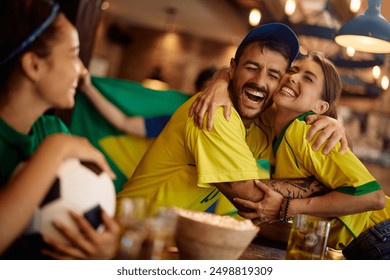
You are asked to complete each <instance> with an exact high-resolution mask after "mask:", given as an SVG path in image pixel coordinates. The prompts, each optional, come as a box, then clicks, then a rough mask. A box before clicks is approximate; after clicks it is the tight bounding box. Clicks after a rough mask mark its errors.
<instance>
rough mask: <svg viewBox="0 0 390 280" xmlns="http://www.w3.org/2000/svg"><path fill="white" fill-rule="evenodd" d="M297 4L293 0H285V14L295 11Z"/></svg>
mask: <svg viewBox="0 0 390 280" xmlns="http://www.w3.org/2000/svg"><path fill="white" fill-rule="evenodd" d="M296 6H297V4H296V3H295V0H287V1H286V5H285V6H284V12H285V13H286V15H288V16H291V15H292V14H293V13H294V12H295V8H296Z"/></svg>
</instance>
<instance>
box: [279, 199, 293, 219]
mask: <svg viewBox="0 0 390 280" xmlns="http://www.w3.org/2000/svg"><path fill="white" fill-rule="evenodd" d="M290 201H291V197H290V196H288V197H283V200H282V202H281V203H280V207H279V221H281V222H288V221H291V220H292V217H288V208H289V206H290Z"/></svg>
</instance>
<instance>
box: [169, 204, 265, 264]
mask: <svg viewBox="0 0 390 280" xmlns="http://www.w3.org/2000/svg"><path fill="white" fill-rule="evenodd" d="M177 214H178V216H177V224H176V232H175V242H176V246H177V248H178V251H179V255H180V259H183V260H236V259H238V258H239V257H240V256H241V255H242V253H243V252H244V251H245V249H246V248H247V247H248V246H249V244H250V243H251V241H252V240H253V239H254V238H255V237H256V235H257V233H258V232H259V230H260V229H259V227H257V226H255V225H254V224H253V223H252V222H251V221H250V220H238V219H235V218H233V217H230V216H220V215H216V214H211V213H205V212H198V211H191V210H184V209H177Z"/></svg>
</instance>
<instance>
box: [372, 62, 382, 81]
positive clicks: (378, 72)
mask: <svg viewBox="0 0 390 280" xmlns="http://www.w3.org/2000/svg"><path fill="white" fill-rule="evenodd" d="M380 75H381V68H380V67H379V66H378V65H375V66H374V67H372V76H373V77H374V79H375V80H376V79H378V78H379V76H380Z"/></svg>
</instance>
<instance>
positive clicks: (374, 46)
mask: <svg viewBox="0 0 390 280" xmlns="http://www.w3.org/2000/svg"><path fill="white" fill-rule="evenodd" d="M381 2H382V1H381V0H368V8H367V10H366V11H365V13H364V14H362V15H360V16H357V17H355V18H354V19H352V20H350V21H348V22H347V23H346V24H344V25H343V26H342V27H341V28H340V30H339V32H338V35H337V36H336V38H335V41H336V43H337V44H339V45H341V46H343V47H348V46H352V47H354V48H355V50H357V51H363V52H368V53H390V24H389V23H388V22H387V20H386V19H385V18H384V17H383V16H382V15H381V14H380V8H381Z"/></svg>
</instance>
